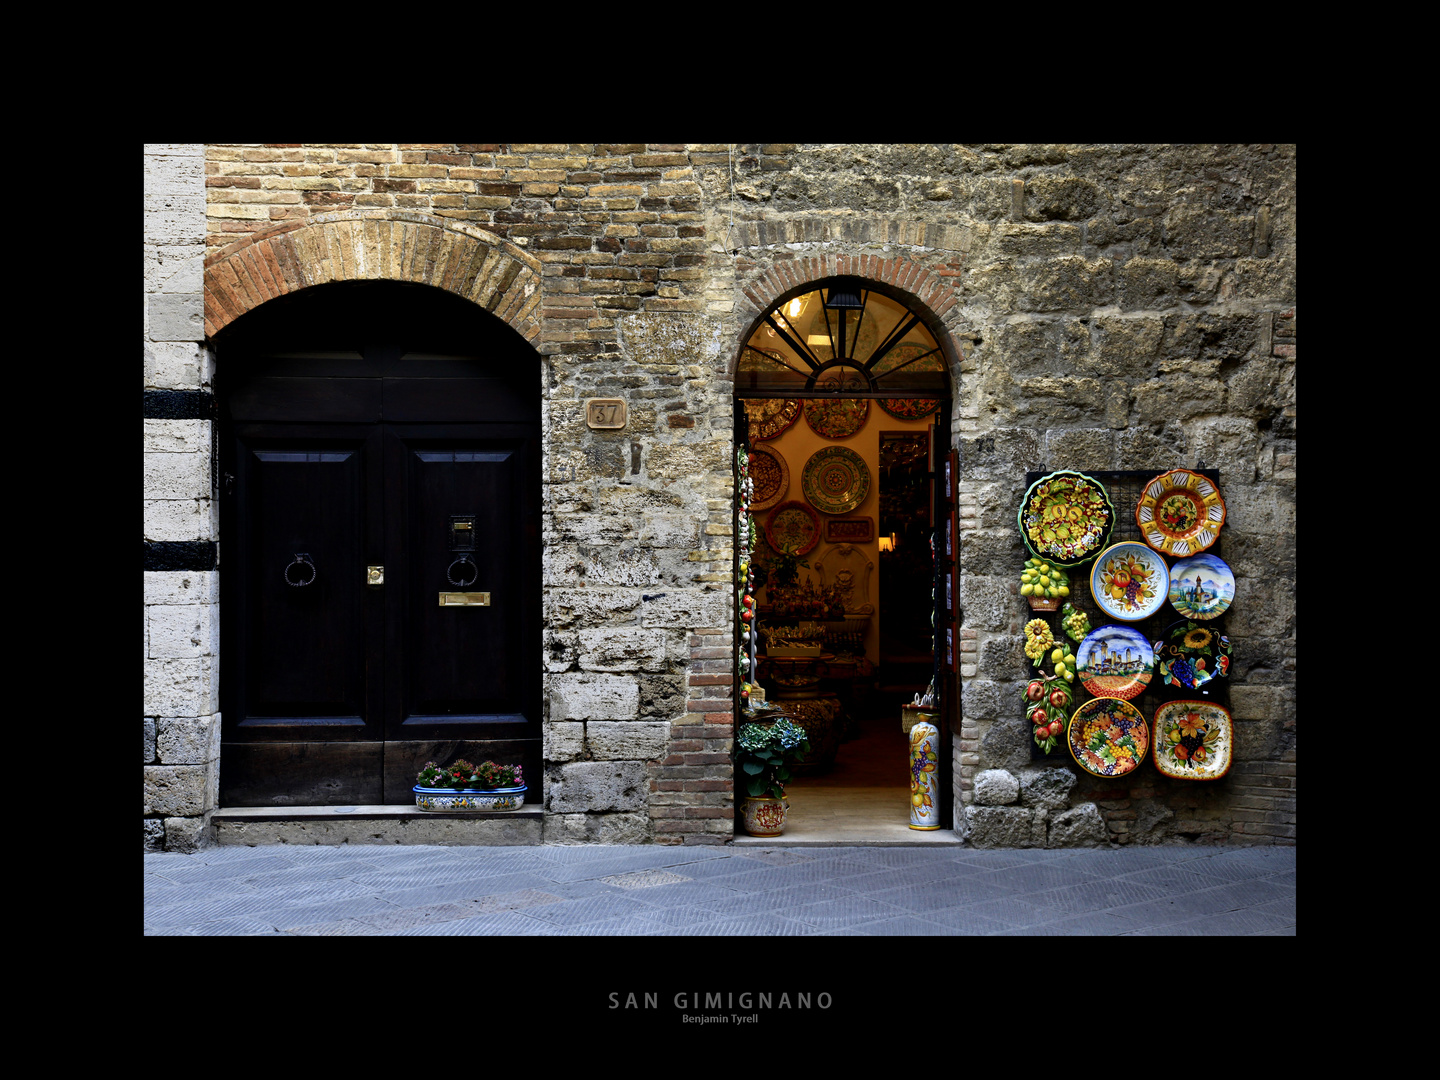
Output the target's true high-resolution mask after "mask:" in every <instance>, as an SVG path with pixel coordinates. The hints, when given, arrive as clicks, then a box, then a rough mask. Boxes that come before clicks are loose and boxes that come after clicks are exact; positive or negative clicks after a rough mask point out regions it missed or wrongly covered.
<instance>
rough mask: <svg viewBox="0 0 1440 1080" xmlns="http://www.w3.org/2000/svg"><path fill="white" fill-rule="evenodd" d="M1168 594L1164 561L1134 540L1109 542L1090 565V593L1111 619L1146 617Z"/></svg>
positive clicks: (1135, 620)
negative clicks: (1109, 544)
mask: <svg viewBox="0 0 1440 1080" xmlns="http://www.w3.org/2000/svg"><path fill="white" fill-rule="evenodd" d="M1169 593H1170V571H1169V570H1168V569H1166V567H1165V560H1164V559H1162V558H1161V557H1160V556H1159V555H1157V554H1156V553H1155V552H1153V551H1151V550H1150V549H1149V548H1148V547H1146V546H1145V545H1144V544H1141V543H1139V542H1137V541H1134V540H1125V541H1122V542H1120V543H1118V544H1112V545H1111V546H1110V547H1108V548H1106V549H1105V550H1104V551H1102V552H1101V553H1100V556H1099V558H1097V559H1096V560H1095V565H1094V566H1092V567H1091V568H1090V595H1091V596H1093V597H1094V598H1095V603H1096V604H1098V605H1099V606H1100V610H1101V611H1103V612H1104V613H1105V614H1106V615H1109V616H1110V617H1111V618H1112V619H1120V620H1122V621H1124V622H1137V621H1139V620H1140V619H1148V618H1149V617H1150V616H1151V615H1154V614H1155V613H1156V612H1157V611H1159V610H1160V609H1161V607H1163V606H1164V604H1165V600H1166V598H1167V597H1168V596H1169Z"/></svg>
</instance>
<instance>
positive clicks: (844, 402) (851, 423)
mask: <svg viewBox="0 0 1440 1080" xmlns="http://www.w3.org/2000/svg"><path fill="white" fill-rule="evenodd" d="M869 416H870V402H868V401H866V400H865V399H864V398H809V399H807V400H806V402H805V422H806V423H807V424H809V425H810V428H811V430H812V431H814V432H815V434H816V435H822V436H824V437H825V438H827V439H848V438H849V437H850V436H851V435H854V434H855V433H856V432H857V431H859V430H860V429H861V428H862V427H864V426H865V421H866V419H867V418H868V417H869Z"/></svg>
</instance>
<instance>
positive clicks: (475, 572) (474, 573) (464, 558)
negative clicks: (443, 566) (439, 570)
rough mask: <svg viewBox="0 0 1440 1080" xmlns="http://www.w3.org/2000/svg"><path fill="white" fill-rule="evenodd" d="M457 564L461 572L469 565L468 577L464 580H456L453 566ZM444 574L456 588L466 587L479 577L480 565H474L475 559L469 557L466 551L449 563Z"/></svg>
mask: <svg viewBox="0 0 1440 1080" xmlns="http://www.w3.org/2000/svg"><path fill="white" fill-rule="evenodd" d="M457 566H458V567H461V569H460V573H462V574H463V573H464V572H465V570H464V567H465V566H469V567H470V570H471V574H470V576H469V577H468V578H465V579H464V580H460V581H457V580H456V578H455V573H456V571H455V568H456V567H457ZM445 576H446V577H447V578H449V579H450V584H451V585H454V586H455V587H456V588H457V589H464V588H468V587H469V586H471V585H474V584H475V582H476V581H477V580H478V579H479V577H480V567H478V566H476V565H475V560H474V559H472V558H470V553H469V552H468V551H467V552H464V553H463V554H462V555H461V556H460V557H459V558H458V559H456V560H455V561H454V562H452V563H451V564H450V567H449V569H448V570H446V571H445Z"/></svg>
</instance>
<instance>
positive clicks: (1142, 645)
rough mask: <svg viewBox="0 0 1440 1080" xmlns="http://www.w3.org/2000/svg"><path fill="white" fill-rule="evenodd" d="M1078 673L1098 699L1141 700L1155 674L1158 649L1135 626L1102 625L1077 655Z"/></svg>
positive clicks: (1088, 635) (1091, 632)
mask: <svg viewBox="0 0 1440 1080" xmlns="http://www.w3.org/2000/svg"><path fill="white" fill-rule="evenodd" d="M1075 664H1076V674H1077V675H1079V676H1080V682H1081V683H1082V684H1083V685H1084V687H1085V689H1086V690H1089V691H1090V693H1092V694H1094V695H1095V696H1096V697H1113V698H1124V699H1125V700H1127V701H1128V700H1130V699H1131V698H1134V697H1139V696H1140V694H1141V693H1142V692H1143V691H1144V690H1145V687H1147V686H1149V685H1150V678H1151V676H1153V675H1154V674H1155V649H1154V648H1153V647H1152V646H1151V644H1150V642H1148V641H1146V640H1145V635H1144V634H1142V633H1140V631H1139V630H1136V629H1135V628H1134V627H1133V626H1101V627H1098V628H1097V629H1095V630H1091V631H1090V633H1088V634H1086V635H1085V640H1084V641H1082V642H1081V643H1080V648H1079V650H1078V651H1077V652H1076V654H1075Z"/></svg>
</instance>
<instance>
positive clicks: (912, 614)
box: [735, 277, 958, 843]
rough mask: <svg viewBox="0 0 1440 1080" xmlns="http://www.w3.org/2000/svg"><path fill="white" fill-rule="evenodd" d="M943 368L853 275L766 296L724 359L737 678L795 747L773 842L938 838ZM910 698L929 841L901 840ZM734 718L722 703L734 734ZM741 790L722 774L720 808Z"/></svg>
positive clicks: (945, 579) (929, 333)
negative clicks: (731, 395) (744, 485)
mask: <svg viewBox="0 0 1440 1080" xmlns="http://www.w3.org/2000/svg"><path fill="white" fill-rule="evenodd" d="M948 369H949V362H948V358H947V351H946V349H945V348H944V346H943V343H942V339H940V338H937V335H936V331H935V330H934V329H932V325H931V324H929V323H927V319H926V318H925V316H924V314H922V312H921V311H920V310H919V309H918V308H917V306H916V305H915V302H914V301H913V299H911V298H908V297H906V296H905V295H904V294H903V293H901V292H900V291H899V290H896V289H893V288H891V287H889V286H886V285H884V284H882V283H879V282H873V281H869V280H865V279H860V278H853V277H840V278H830V279H826V280H822V281H819V282H812V283H810V284H807V285H805V286H802V287H801V288H799V289H797V290H794V291H793V292H791V293H787V294H784V295H782V296H781V297H780V298H779V300H778V302H777V303H776V304H775V305H774V306H773V307H772V308H771V309H770V310H769V311H767V312H766V313H765V314H764V315H763V316H761V317H760V318H759V319H758V320H757V321H756V323H755V325H754V326H753V327H752V328H751V330H750V333H749V335H748V336H747V338H746V339H745V342H744V345H743V346H742V350H741V355H740V358H739V361H738V364H737V368H736V376H735V394H736V398H737V402H736V409H735V417H736V432H735V438H736V443H737V445H739V446H743V447H745V448H746V453H747V459H748V467H749V475H750V479H751V481H752V488H753V494H752V495H751V496H749V503H748V505H737V508H736V509H737V516H738V514H739V513H741V512H744V513H745V514H746V515H747V517H748V518H749V519H750V520H752V521H753V523H754V526H755V527H754V530H753V533H754V542H753V548H752V549H751V550H749V551H748V557H749V560H750V565H751V568H752V570H753V571H754V590H753V593H752V594H751V595H753V598H754V604H755V606H754V613H753V622H752V623H751V624H750V626H749V627H748V635H747V628H746V627H745V626H743V625H742V626H740V627H738V628H737V648H739V650H740V655H739V658H738V663H737V667H738V668H739V670H740V672H741V675H742V680H748V681H749V682H751V683H752V684H753V685H755V686H758V687H759V690H760V694H758V695H757V697H759V696H762V695H763V700H764V703H765V708H766V709H768V710H769V711H772V712H773V711H774V710H776V709H779V710H781V711H783V712H784V713H785V714H787V715H790V716H792V717H794V718H795V719H796V721H797V722H798V723H800V724H801V726H803V727H805V728H806V731H807V734H808V736H809V739H810V743H811V747H812V752H811V755H810V756H809V758H808V759H807V761H806V762H805V763H804V764H802V765H800V766H799V767H797V768H796V769H795V770H794V772H795V778H794V779H793V780H792V781H791V784H790V786H789V787H788V788H787V796H788V798H789V802H790V810H789V815H788V820H787V825H786V829H785V834H784V839H785V842H789V843H803V842H806V841H815V842H821V843H824V842H847V841H850V842H865V843H876V842H882V843H883V842H887V841H890V842H900V843H905V842H917V841H922V840H924V839H926V838H934V839H935V840H937V841H939V840H942V838H943V839H952V840H953V833H951V832H949V830H950V829H951V826H952V822H953V820H954V805H953V798H954V796H953V777H952V764H951V758H952V753H951V738H952V729H953V728H955V727H956V726H958V702H956V701H953V700H952V698H953V697H954V694H953V693H952V691H951V686H952V684H953V671H954V660H955V657H954V654H955V650H957V649H958V641H957V640H956V638H957V637H958V630H957V629H956V625H955V622H954V615H955V609H956V606H957V597H956V590H957V588H958V582H957V580H956V577H955V572H954V567H955V565H956V561H957V560H956V558H955V556H956V544H957V542H958V541H957V538H956V535H955V518H954V513H953V499H954V483H955V477H954V464H953V458H952V457H951V456H950V455H949V454H948V452H947V451H948V445H949V439H948V433H949V430H950V399H951V390H950V379H949V375H948ZM745 500H746V496H745V495H744V494H743V493H742V494H741V495H740V496H739V499H738V503H739V504H744V503H745ZM747 532H748V523H747ZM932 542H933V547H932ZM745 547H746V542H745V541H744V540H742V543H741V544H739V545H737V550H742V549H744V548H745ZM741 557H742V556H741V555H737V561H738V559H739V558H741ZM738 571H739V567H738V566H737V572H738ZM742 603H743V601H742ZM947 650H948V651H947ZM927 692H929V693H933V694H934V695H935V704H936V707H937V709H938V710H939V711H940V712H941V714H942V721H941V723H940V724H939V726H940V728H941V746H940V747H939V755H938V756H939V762H938V774H937V775H936V776H935V777H934V780H935V781H936V783H934V785H933V790H934V792H935V796H934V797H935V799H936V801H937V803H938V805H936V806H935V807H934V809H935V811H937V813H936V819H937V820H938V822H939V823H940V825H941V832H940V833H935V832H922V831H919V830H912V829H910V828H909V823H910V799H911V786H910V774H909V739H908V737H907V734H906V729H905V726H904V710H903V708H902V707H903V706H904V705H905V704H907V703H910V702H912V701H913V700H914V698H915V697H916V695H924V694H926V693H927ZM747 708H749V709H753V708H755V706H754V704H752V703H750V702H749V701H740V702H737V716H736V721H737V724H739V723H743V722H744V721H745V719H746V718H747V716H749V715H751V713H749V712H747V711H746V710H747ZM912 719H913V717H912ZM744 795H745V791H744V788H743V778H742V777H740V776H737V777H736V801H737V805H738V803H739V802H740V800H741V799H742V798H743V797H744ZM740 837H743V829H742V828H741V827H740V826H739V825H738V824H737V838H740Z"/></svg>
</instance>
